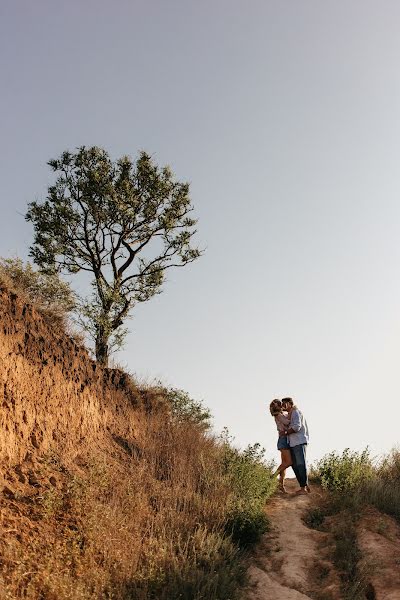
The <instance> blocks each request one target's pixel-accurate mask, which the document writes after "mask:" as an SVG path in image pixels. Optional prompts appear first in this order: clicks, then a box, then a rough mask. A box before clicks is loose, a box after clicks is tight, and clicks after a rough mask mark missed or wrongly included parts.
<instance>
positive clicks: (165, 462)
mask: <svg viewBox="0 0 400 600" xmlns="http://www.w3.org/2000/svg"><path fill="white" fill-rule="evenodd" d="M127 448H128V447H127ZM129 449H130V452H129V456H128V454H127V456H126V458H125V459H123V460H120V459H119V458H118V457H117V456H116V455H115V451H112V449H111V448H110V451H109V452H108V453H106V454H104V453H101V454H97V455H95V454H93V456H91V457H88V458H87V459H85V460H83V459H81V460H80V463H79V469H72V468H68V470H67V469H66V466H65V464H63V463H62V462H61V461H60V459H59V457H57V455H52V456H51V457H49V458H48V460H47V461H45V462H44V463H43V464H42V467H41V468H42V475H43V477H44V476H45V475H47V476H48V475H49V473H50V472H51V473H53V474H55V475H56V477H57V479H58V480H62V482H63V485H62V486H59V487H57V488H55V487H52V486H48V487H47V488H46V489H44V490H41V491H40V493H38V494H37V496H35V497H34V498H33V499H32V500H31V505H30V507H29V511H30V512H29V514H30V518H31V519H32V522H34V523H35V526H34V527H32V528H31V530H30V532H29V535H28V534H27V536H26V538H24V540H23V543H21V542H20V541H18V540H17V539H15V538H13V537H12V536H10V540H9V542H8V543H7V544H6V545H5V546H4V547H3V548H2V564H1V566H0V588H1V589H3V590H4V592H3V593H4V598H7V599H14V598H15V599H16V598H26V599H27V600H33V599H35V600H37V599H38V598H41V599H43V600H56V599H57V600H72V599H73V600H89V599H90V600H94V599H96V600H100V599H102V600H111V599H115V600H116V599H118V600H128V599H130V600H132V599H133V598H134V599H135V600H152V599H154V600H156V599H157V600H175V599H176V600H178V599H180V600H185V599H186V600H196V599H198V600H200V599H207V600H217V599H218V600H224V599H228V598H230V599H233V598H235V597H236V595H237V590H238V588H239V586H240V584H241V582H242V581H243V577H244V564H243V562H242V560H241V559H242V557H243V555H242V548H244V547H245V546H247V545H248V544H249V543H251V542H252V541H254V540H255V539H256V538H257V536H258V535H260V533H261V532H262V531H263V530H264V529H265V527H266V521H265V518H264V517H263V506H264V504H265V501H266V499H267V498H268V496H269V495H271V494H272V493H273V491H274V486H275V482H274V481H273V479H272V477H271V469H270V467H269V466H268V465H266V464H265V463H264V462H263V458H262V452H261V450H260V448H259V447H258V446H255V447H250V448H248V449H247V450H246V451H239V450H237V449H235V448H233V447H232V445H231V444H229V442H228V441H227V440H226V439H217V438H215V437H213V436H212V435H210V434H207V433H206V432H204V429H203V428H202V427H199V426H198V425H196V424H193V423H184V422H180V421H177V420H166V417H165V415H150V416H149V415H147V416H146V418H145V420H144V425H143V431H142V435H141V439H140V444H137V445H136V446H135V447H133V445H131V446H130V447H129ZM20 508H21V510H24V509H23V504H21V507H20ZM13 540H14V541H13ZM0 598H1V595H0Z"/></svg>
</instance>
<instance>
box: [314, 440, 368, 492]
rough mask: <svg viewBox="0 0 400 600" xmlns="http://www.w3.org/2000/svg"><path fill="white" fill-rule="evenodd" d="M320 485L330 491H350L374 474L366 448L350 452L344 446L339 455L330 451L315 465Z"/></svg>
mask: <svg viewBox="0 0 400 600" xmlns="http://www.w3.org/2000/svg"><path fill="white" fill-rule="evenodd" d="M316 473H317V478H318V479H319V480H320V482H321V485H322V487H324V488H325V489H327V490H329V491H332V492H352V491H353V490H356V489H357V488H360V486H361V484H363V483H364V482H366V481H368V480H369V479H371V478H372V477H373V475H374V466H373V463H372V459H371V457H370V454H369V450H368V448H366V449H365V450H363V451H362V452H351V451H350V449H349V448H346V450H344V452H343V453H342V454H341V455H340V454H337V453H336V452H331V453H330V454H327V455H326V456H324V457H323V458H322V459H321V460H320V461H319V462H318V463H317V466H316Z"/></svg>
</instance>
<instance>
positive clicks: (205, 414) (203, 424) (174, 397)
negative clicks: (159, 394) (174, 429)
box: [162, 387, 212, 430]
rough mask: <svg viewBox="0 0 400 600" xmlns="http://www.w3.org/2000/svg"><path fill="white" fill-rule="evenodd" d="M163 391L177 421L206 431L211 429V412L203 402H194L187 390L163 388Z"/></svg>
mask: <svg viewBox="0 0 400 600" xmlns="http://www.w3.org/2000/svg"><path fill="white" fill-rule="evenodd" d="M162 391H163V395H164V397H165V398H166V399H167V401H168V403H169V405H170V407H171V412H172V416H173V417H174V419H175V420H177V421H180V422H185V423H192V424H193V425H198V426H199V427H200V428H201V429H204V430H206V429H209V428H210V427H211V418H212V417H211V412H210V410H209V409H208V408H207V407H206V406H204V405H203V403H202V402H200V401H198V400H193V398H191V397H190V396H189V394H188V393H187V392H185V390H179V389H176V388H172V387H170V388H162Z"/></svg>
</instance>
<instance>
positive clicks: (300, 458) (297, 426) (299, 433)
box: [282, 398, 310, 494]
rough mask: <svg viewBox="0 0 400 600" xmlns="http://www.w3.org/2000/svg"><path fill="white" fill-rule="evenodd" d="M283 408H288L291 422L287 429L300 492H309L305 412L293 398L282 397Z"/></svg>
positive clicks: (293, 467) (293, 466) (307, 437)
mask: <svg viewBox="0 0 400 600" xmlns="http://www.w3.org/2000/svg"><path fill="white" fill-rule="evenodd" d="M282 408H283V410H286V411H287V413H288V415H289V418H290V424H289V427H288V429H287V431H286V435H287V436H288V440H289V446H290V454H291V456H292V462H293V464H292V469H293V471H294V474H295V475H296V479H297V481H298V482H299V485H300V489H299V491H298V492H297V493H298V494H307V493H308V492H309V491H310V488H309V486H308V474H307V460H306V449H307V444H308V439H309V436H308V427H307V421H306V420H305V418H304V416H303V413H302V412H301V411H300V410H299V409H298V408H297V406H295V405H294V403H293V400H292V398H282Z"/></svg>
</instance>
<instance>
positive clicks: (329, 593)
mask: <svg viewBox="0 0 400 600" xmlns="http://www.w3.org/2000/svg"><path fill="white" fill-rule="evenodd" d="M286 487H287V489H288V491H289V494H286V495H279V496H277V497H276V498H274V499H273V500H272V501H271V502H270V503H269V504H268V505H267V508H266V510H267V514H268V516H269V517H270V520H271V525H272V527H271V531H269V532H268V533H266V534H265V535H264V536H263V538H262V540H261V542H260V544H259V546H258V548H257V550H256V552H255V556H254V559H253V564H252V565H251V566H250V568H249V572H248V575H249V580H250V584H249V587H248V589H247V590H246V593H245V595H244V598H243V600H307V599H315V598H318V597H320V598H322V597H324V598H329V599H330V600H340V598H341V596H340V592H339V588H340V582H339V578H338V576H337V574H336V572H335V569H334V567H333V565H332V564H331V562H330V560H329V556H330V554H331V540H330V536H329V534H327V533H323V532H320V531H316V530H315V529H310V528H308V527H307V526H306V525H305V523H304V522H303V516H304V515H305V514H306V513H307V512H308V511H309V510H310V509H311V508H312V507H313V506H314V504H316V503H317V501H318V499H319V492H318V488H317V487H314V488H313V491H312V493H311V494H309V495H307V496H298V495H296V494H295V491H296V490H297V489H298V485H297V482H296V481H295V480H291V479H288V480H287V485H286Z"/></svg>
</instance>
